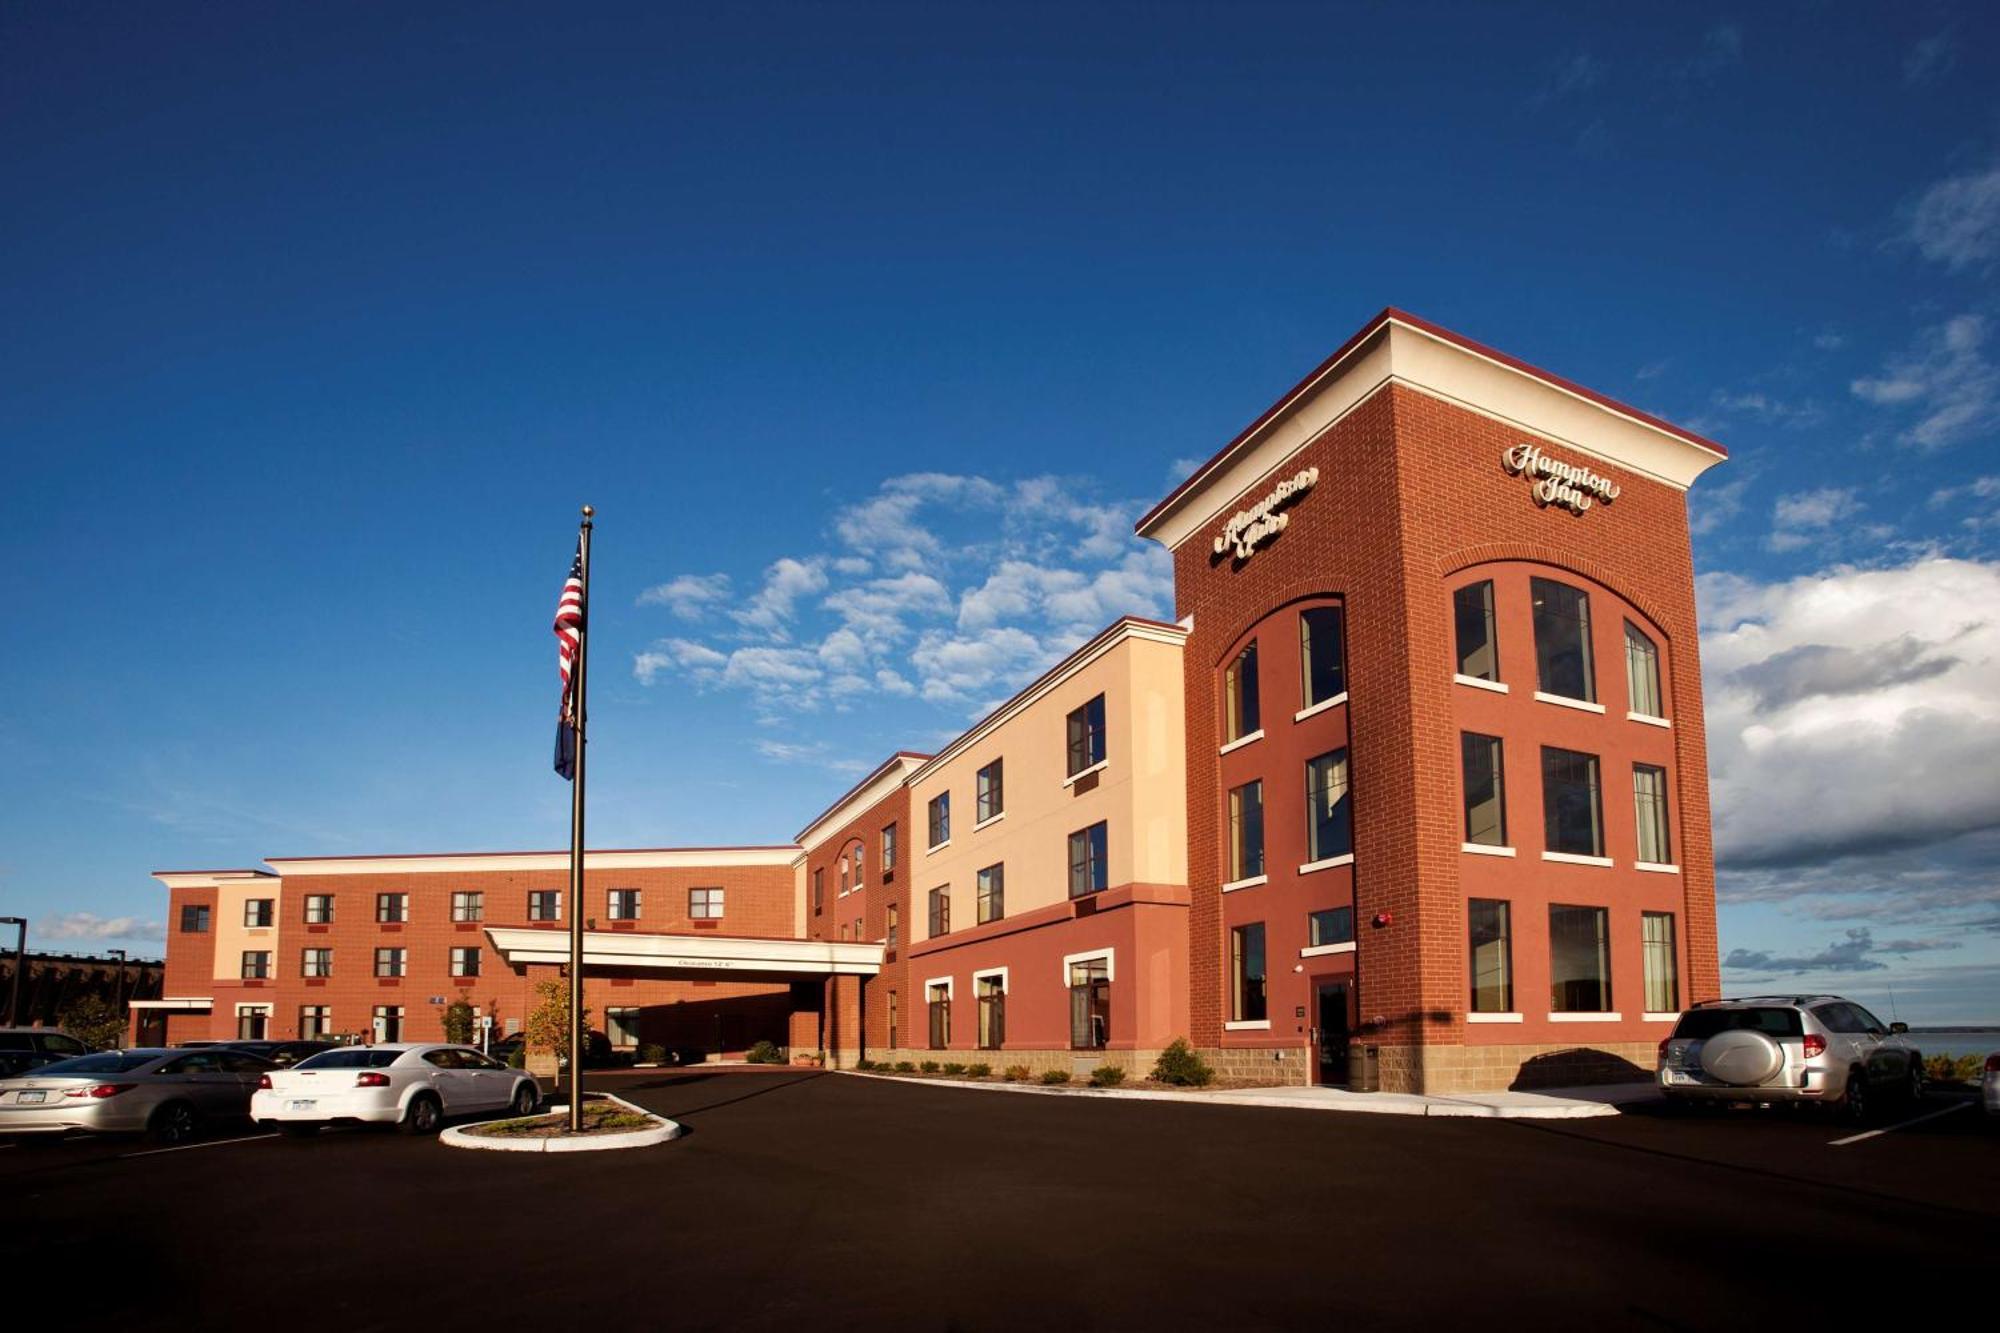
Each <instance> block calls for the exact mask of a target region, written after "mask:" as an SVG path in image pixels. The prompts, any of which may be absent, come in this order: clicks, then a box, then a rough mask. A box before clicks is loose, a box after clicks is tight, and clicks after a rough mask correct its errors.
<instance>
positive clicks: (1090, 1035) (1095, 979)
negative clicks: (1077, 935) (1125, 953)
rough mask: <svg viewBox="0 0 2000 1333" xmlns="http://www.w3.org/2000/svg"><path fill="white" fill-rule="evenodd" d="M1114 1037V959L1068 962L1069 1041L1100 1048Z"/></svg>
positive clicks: (1084, 1048)
mask: <svg viewBox="0 0 2000 1333" xmlns="http://www.w3.org/2000/svg"><path fill="white" fill-rule="evenodd" d="M1110 1040H1111V960H1110V959H1108V958H1091V959H1087V960H1085V961H1083V962H1080V963H1071V964H1070V965H1069V1044H1070V1046H1071V1047H1072V1048H1074V1049H1076V1050H1079V1051H1101V1050H1103V1049H1104V1046H1105V1043H1107V1042H1108V1041H1110Z"/></svg>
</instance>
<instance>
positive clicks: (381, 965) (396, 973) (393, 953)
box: [375, 947, 404, 977]
mask: <svg viewBox="0 0 2000 1333" xmlns="http://www.w3.org/2000/svg"><path fill="white" fill-rule="evenodd" d="M403 957H404V955H403V950H402V949H401V948H400V947H397V948H388V949H377V950H376V951H375V975H376V976H378V977H400V976H402V975H403Z"/></svg>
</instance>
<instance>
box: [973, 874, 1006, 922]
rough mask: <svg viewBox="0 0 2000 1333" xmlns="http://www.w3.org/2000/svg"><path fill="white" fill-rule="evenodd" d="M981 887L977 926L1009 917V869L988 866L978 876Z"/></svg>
mask: <svg viewBox="0 0 2000 1333" xmlns="http://www.w3.org/2000/svg"><path fill="white" fill-rule="evenodd" d="M977 881H978V885H979V895H978V916H979V920H978V922H977V923H976V924H978V925H982V926H983V925H985V924H986V923H987V922H988V921H998V920H999V919H1000V918H1001V917H1003V916H1005V915H1007V867H1006V866H1004V865H997V866H988V867H986V869H984V870H982V871H980V872H979V874H978V876H977Z"/></svg>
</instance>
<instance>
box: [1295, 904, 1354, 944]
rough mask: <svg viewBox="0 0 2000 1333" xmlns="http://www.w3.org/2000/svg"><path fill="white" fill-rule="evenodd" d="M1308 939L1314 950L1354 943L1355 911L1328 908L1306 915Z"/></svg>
mask: <svg viewBox="0 0 2000 1333" xmlns="http://www.w3.org/2000/svg"><path fill="white" fill-rule="evenodd" d="M1306 938H1307V940H1308V941H1309V942H1310V945H1311V947H1312V948H1315V949H1322V948H1325V947H1326V946H1327V945H1329V944H1352V943H1354V909H1353V908H1352V907H1327V908H1323V909H1321V910H1320V911H1317V912H1309V913H1307V914H1306Z"/></svg>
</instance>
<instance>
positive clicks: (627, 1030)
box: [604, 1006, 639, 1046]
mask: <svg viewBox="0 0 2000 1333" xmlns="http://www.w3.org/2000/svg"><path fill="white" fill-rule="evenodd" d="M604 1035H605V1036H606V1037H607V1038H609V1039H610V1041H611V1044H612V1045H613V1046H637V1045H638V1044H639V1011H638V1009H636V1008H633V1007H630V1006H627V1007H624V1008H620V1009H606V1010H605V1011H604Z"/></svg>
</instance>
